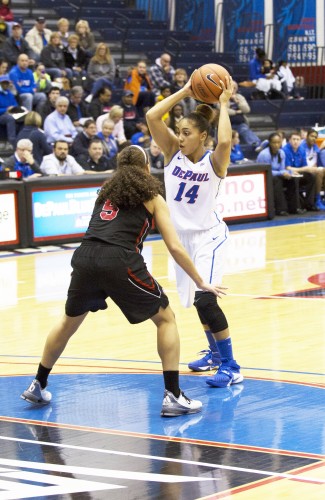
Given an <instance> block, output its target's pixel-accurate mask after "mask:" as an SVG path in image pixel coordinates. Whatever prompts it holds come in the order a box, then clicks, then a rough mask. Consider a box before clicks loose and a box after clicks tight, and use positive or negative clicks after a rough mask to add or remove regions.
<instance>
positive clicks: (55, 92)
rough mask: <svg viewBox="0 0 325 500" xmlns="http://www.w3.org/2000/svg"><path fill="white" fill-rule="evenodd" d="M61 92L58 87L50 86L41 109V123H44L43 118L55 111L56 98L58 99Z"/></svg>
mask: <svg viewBox="0 0 325 500" xmlns="http://www.w3.org/2000/svg"><path fill="white" fill-rule="evenodd" d="M60 95H61V91H60V88H59V87H56V86H52V87H51V88H50V90H49V93H48V94H47V99H46V101H45V103H44V105H43V107H42V109H41V113H40V115H41V117H42V122H43V123H44V121H45V118H46V117H47V116H48V115H49V114H50V113H53V111H55V103H56V100H57V98H58V97H60Z"/></svg>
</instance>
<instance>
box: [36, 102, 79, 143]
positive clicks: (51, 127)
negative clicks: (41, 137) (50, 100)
mask: <svg viewBox="0 0 325 500" xmlns="http://www.w3.org/2000/svg"><path fill="white" fill-rule="evenodd" d="M68 106H69V99H67V98H66V97H63V96H61V97H58V98H57V100H56V102H55V111H53V113H51V114H49V115H48V116H47V117H46V118H45V122H44V132H45V135H46V139H47V142H48V143H49V144H52V143H55V142H56V141H59V140H62V141H65V142H67V143H69V144H71V143H72V142H73V139H74V138H75V137H76V135H77V130H76V128H75V127H74V126H73V123H72V121H71V120H70V118H69V116H68V115H67V110H68Z"/></svg>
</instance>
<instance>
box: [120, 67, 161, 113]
mask: <svg viewBox="0 0 325 500" xmlns="http://www.w3.org/2000/svg"><path fill="white" fill-rule="evenodd" d="M124 90H129V91H130V92H132V94H133V99H132V102H133V104H134V105H135V106H136V107H137V110H138V113H139V116H140V117H142V116H144V115H145V112H146V111H147V110H148V109H149V108H151V107H152V106H154V104H155V94H154V92H153V91H152V90H153V87H152V83H151V80H150V77H149V75H148V73H147V64H146V62H145V61H144V60H142V59H141V60H140V61H138V63H137V66H136V68H132V69H131V71H130V73H129V75H128V76H127V78H126V82H125V84H124Z"/></svg>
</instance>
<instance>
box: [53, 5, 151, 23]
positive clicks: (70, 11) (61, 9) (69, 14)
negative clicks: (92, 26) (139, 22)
mask: <svg viewBox="0 0 325 500" xmlns="http://www.w3.org/2000/svg"><path fill="white" fill-rule="evenodd" d="M53 8H54V9H55V10H56V11H57V12H58V14H59V15H60V16H61V17H66V18H67V19H71V18H80V17H82V18H84V19H87V20H88V21H90V20H91V19H92V18H96V19H97V18H101V19H102V20H103V21H106V19H107V18H116V17H121V16H125V17H127V18H131V19H132V18H137V19H144V18H145V15H146V13H145V11H144V10H136V9H134V10H133V9H123V8H122V9H110V8H105V7H93V8H91V7H87V8H84V7H82V8H78V7H71V6H69V5H54V6H53Z"/></svg>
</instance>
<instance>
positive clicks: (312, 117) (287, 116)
mask: <svg viewBox="0 0 325 500" xmlns="http://www.w3.org/2000/svg"><path fill="white" fill-rule="evenodd" d="M323 116H324V112H323V111H321V110H320V111H318V112H317V111H312V112H309V111H308V112H306V111H302V112H299V113H292V112H282V113H281V114H280V116H279V118H278V127H292V128H295V129H297V128H301V127H314V126H315V124H316V123H320V122H321V120H322V117H323Z"/></svg>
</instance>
